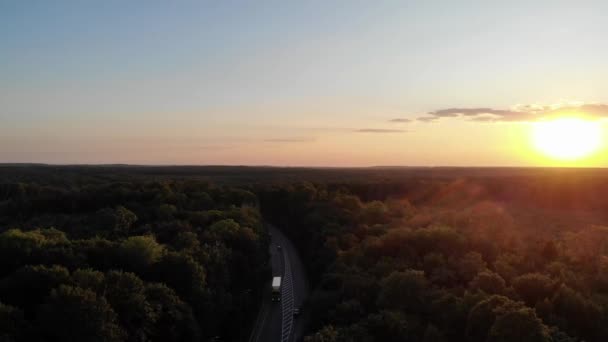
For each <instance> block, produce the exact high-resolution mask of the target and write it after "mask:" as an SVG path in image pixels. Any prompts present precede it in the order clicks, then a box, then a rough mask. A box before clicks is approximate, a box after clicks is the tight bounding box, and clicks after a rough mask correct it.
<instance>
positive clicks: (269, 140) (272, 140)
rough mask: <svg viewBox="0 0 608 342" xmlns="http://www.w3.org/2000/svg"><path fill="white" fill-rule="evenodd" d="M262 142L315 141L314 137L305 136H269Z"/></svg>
mask: <svg viewBox="0 0 608 342" xmlns="http://www.w3.org/2000/svg"><path fill="white" fill-rule="evenodd" d="M263 141H264V142H268V143H299V142H312V141H315V139H314V138H306V137H295V138H269V139H264V140H263Z"/></svg>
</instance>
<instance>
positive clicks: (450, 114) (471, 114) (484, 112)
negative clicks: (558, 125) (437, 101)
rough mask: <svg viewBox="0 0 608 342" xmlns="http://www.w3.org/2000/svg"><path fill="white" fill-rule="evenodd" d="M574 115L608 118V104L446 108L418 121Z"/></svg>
mask: <svg viewBox="0 0 608 342" xmlns="http://www.w3.org/2000/svg"><path fill="white" fill-rule="evenodd" d="M573 113H575V114H576V115H577V116H584V117H588V118H591V119H601V118H608V104H603V103H581V102H576V103H572V102H571V103H558V104H552V105H542V104H527V105H516V106H513V107H512V108H511V109H495V108H484V107H481V108H480V107H472V108H445V109H439V110H435V111H432V112H429V113H428V115H429V116H423V117H419V118H417V119H416V120H418V121H422V122H431V121H435V120H439V119H442V118H466V119H467V120H469V121H476V122H532V121H538V120H545V119H550V118H553V117H559V116H564V115H568V114H573Z"/></svg>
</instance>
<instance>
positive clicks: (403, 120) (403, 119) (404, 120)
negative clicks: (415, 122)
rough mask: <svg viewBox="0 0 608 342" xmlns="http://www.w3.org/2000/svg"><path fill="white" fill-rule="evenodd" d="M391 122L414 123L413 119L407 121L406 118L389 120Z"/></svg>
mask: <svg viewBox="0 0 608 342" xmlns="http://www.w3.org/2000/svg"><path fill="white" fill-rule="evenodd" d="M389 122H403V123H405V122H412V119H406V118H396V119H391V120H389Z"/></svg>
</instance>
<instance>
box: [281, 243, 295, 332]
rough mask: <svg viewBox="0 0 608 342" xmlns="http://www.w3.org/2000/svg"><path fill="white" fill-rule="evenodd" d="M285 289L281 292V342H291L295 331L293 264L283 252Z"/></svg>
mask: <svg viewBox="0 0 608 342" xmlns="http://www.w3.org/2000/svg"><path fill="white" fill-rule="evenodd" d="M283 263H284V268H285V271H284V274H283V278H284V280H283V289H282V291H281V313H282V321H281V342H289V340H290V339H291V331H292V329H293V302H294V299H293V278H292V275H291V262H290V261H289V255H288V253H286V252H285V251H283Z"/></svg>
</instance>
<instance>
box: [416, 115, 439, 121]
mask: <svg viewBox="0 0 608 342" xmlns="http://www.w3.org/2000/svg"><path fill="white" fill-rule="evenodd" d="M439 119H440V117H438V116H421V117H419V118H416V120H417V121H422V122H433V121H435V120H439Z"/></svg>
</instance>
